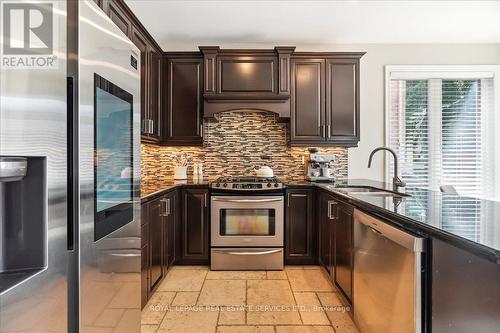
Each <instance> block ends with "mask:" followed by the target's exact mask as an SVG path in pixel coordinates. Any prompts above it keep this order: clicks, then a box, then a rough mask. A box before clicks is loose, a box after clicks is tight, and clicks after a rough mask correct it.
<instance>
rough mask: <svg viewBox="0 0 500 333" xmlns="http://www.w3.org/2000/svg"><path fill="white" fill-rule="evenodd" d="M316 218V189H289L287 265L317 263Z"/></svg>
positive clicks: (286, 229) (286, 222)
mask: <svg viewBox="0 0 500 333" xmlns="http://www.w3.org/2000/svg"><path fill="white" fill-rule="evenodd" d="M314 218H315V216H314V189H303V188H302V189H301V188H296V189H293V188H290V189H287V191H286V210H285V264H287V265H308V264H316V263H317V233H316V223H315V219H314Z"/></svg>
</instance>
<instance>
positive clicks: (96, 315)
mask: <svg viewBox="0 0 500 333" xmlns="http://www.w3.org/2000/svg"><path fill="white" fill-rule="evenodd" d="M0 5H1V15H2V19H1V20H0V21H1V25H2V27H1V28H2V37H3V38H2V45H1V48H2V51H1V52H2V53H1V57H2V59H1V62H0V66H1V75H0V332H2V333H4V332H120V333H123V332H140V265H141V251H140V248H141V244H140V243H141V239H140V223H139V219H140V194H139V191H140V130H139V124H140V70H141V68H140V63H141V61H140V52H139V50H138V49H137V48H136V47H135V46H134V45H133V44H132V42H130V40H128V38H127V37H126V36H125V35H124V34H123V33H122V32H121V30H120V29H119V28H118V27H117V26H115V25H114V24H113V23H112V22H111V20H110V19H109V18H108V17H107V16H106V15H105V13H103V12H102V11H101V9H99V7H98V6H97V5H96V4H95V3H94V2H93V1H92V0H85V1H60V0H54V1H51V0H44V1H41V2H20V1H6V0H5V1H4V0H2V1H0Z"/></svg>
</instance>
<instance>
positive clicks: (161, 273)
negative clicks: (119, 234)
mask: <svg viewBox="0 0 500 333" xmlns="http://www.w3.org/2000/svg"><path fill="white" fill-rule="evenodd" d="M177 201H178V200H177V192H176V191H173V192H170V193H167V194H165V195H164V196H161V197H159V198H158V199H155V200H152V201H149V202H146V203H143V204H142V206H141V239H142V241H141V245H142V251H141V252H142V261H141V262H142V264H141V303H142V306H143V307H144V306H145V305H146V303H147V301H148V299H149V298H150V296H151V294H152V293H153V291H154V290H155V289H156V287H157V286H158V285H159V284H160V283H161V281H162V279H163V278H164V277H165V274H166V272H167V270H168V268H169V267H170V266H171V265H172V264H173V262H174V261H175V250H174V249H175V238H176V237H175V223H176V216H177V215H176V214H177V212H178V209H177V208H176V207H177Z"/></svg>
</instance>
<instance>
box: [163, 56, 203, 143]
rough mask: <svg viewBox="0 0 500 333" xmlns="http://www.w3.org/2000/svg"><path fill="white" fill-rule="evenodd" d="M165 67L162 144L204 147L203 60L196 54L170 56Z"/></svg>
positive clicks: (167, 57)
mask: <svg viewBox="0 0 500 333" xmlns="http://www.w3.org/2000/svg"><path fill="white" fill-rule="evenodd" d="M166 64H167V69H166V71H164V72H165V73H164V74H165V83H166V84H165V88H166V93H165V92H164V95H165V99H166V100H165V105H166V107H165V108H164V112H165V117H164V118H165V119H164V120H162V124H163V137H162V144H164V145H169V146H201V145H203V97H202V89H203V88H202V84H203V69H202V65H203V58H202V56H201V55H200V54H197V53H180V54H179V53H176V54H169V53H167V54H166Z"/></svg>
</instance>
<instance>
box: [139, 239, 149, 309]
mask: <svg viewBox="0 0 500 333" xmlns="http://www.w3.org/2000/svg"><path fill="white" fill-rule="evenodd" d="M148 300H149V246H148V245H147V244H146V245H144V246H143V247H142V248H141V308H144V306H146V303H147V302H148Z"/></svg>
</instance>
